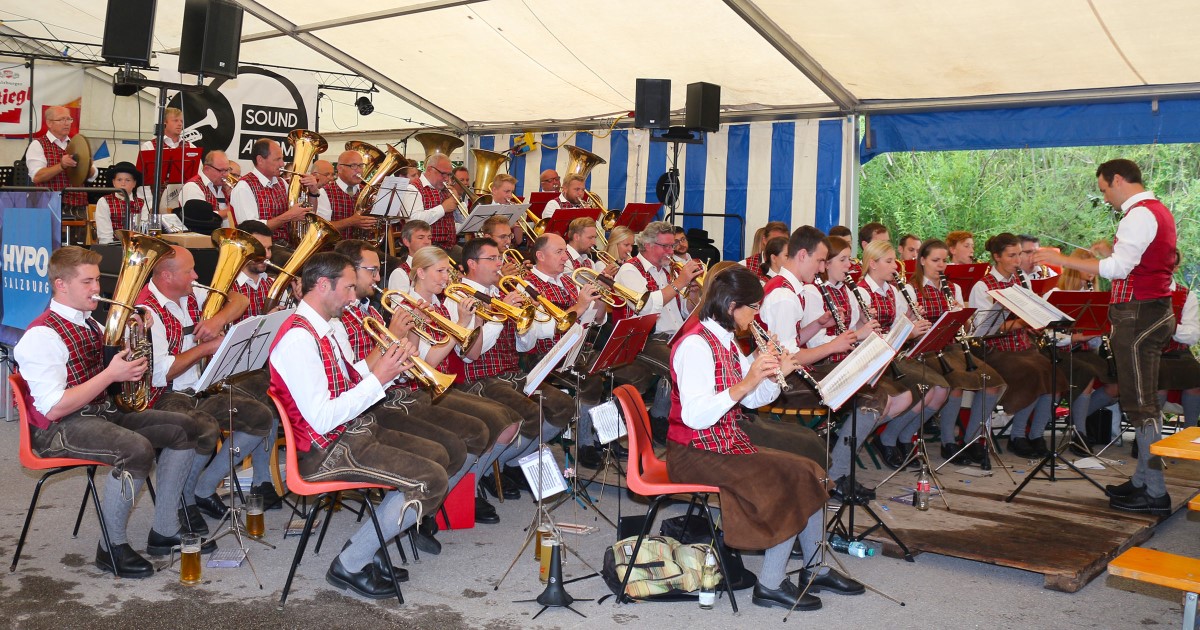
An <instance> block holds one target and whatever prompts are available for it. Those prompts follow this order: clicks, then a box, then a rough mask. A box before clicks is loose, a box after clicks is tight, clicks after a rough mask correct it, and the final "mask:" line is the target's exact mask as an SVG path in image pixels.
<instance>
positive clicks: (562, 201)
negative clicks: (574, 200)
mask: <svg viewBox="0 0 1200 630" xmlns="http://www.w3.org/2000/svg"><path fill="white" fill-rule="evenodd" d="M570 203H571V202H569V201H567V196H566V195H564V194H562V193H559V194H558V197H556V198H554V199H551V200H550V201H547V202H546V206H545V207H544V208H542V218H543V219H549V218H550V217H552V216H554V213H555V212H556V211H557V210H558V209H559V208H564V207H568V204H570Z"/></svg>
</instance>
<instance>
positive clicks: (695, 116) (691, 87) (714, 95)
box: [684, 81, 721, 131]
mask: <svg viewBox="0 0 1200 630" xmlns="http://www.w3.org/2000/svg"><path fill="white" fill-rule="evenodd" d="M684 126H686V127H687V128H688V129H698V130H700V131H720V130H721V86H719V85H716V84H714V83H704V82H702V81H701V82H698V83H689V84H688V86H687V114H686V115H685V116H684Z"/></svg>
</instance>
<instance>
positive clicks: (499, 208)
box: [458, 203, 529, 234]
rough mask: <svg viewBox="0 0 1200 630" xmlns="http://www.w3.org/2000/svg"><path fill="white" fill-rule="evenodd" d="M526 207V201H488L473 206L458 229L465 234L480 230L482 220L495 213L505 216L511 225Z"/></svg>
mask: <svg viewBox="0 0 1200 630" xmlns="http://www.w3.org/2000/svg"><path fill="white" fill-rule="evenodd" d="M527 208H529V204H527V203H509V204H504V203H488V204H483V205H479V206H475V208H473V209H472V210H471V214H470V216H468V217H467V219H466V220H465V221H463V223H462V226H461V227H460V228H459V230H458V231H459V232H466V233H467V234H471V233H474V232H482V231H483V224H484V222H485V221H487V220H488V219H490V218H492V217H493V216H495V215H497V214H498V215H501V216H505V217H507V218H508V224H509V225H512V224H513V223H515V222H516V221H517V219H519V218H521V217H524V216H525V210H526V209H527Z"/></svg>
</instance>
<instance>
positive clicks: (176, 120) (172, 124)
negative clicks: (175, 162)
mask: <svg viewBox="0 0 1200 630" xmlns="http://www.w3.org/2000/svg"><path fill="white" fill-rule="evenodd" d="M157 140H158V138H150V139H149V140H147V141H145V142H143V143H142V145H141V146H140V147H138V150H140V151H153V150H154V147H155V146H157V144H158V142H157ZM180 146H195V145H193V144H192V143H191V142H185V141H184V140H183V110H182V109H179V108H178V107H166V108H163V148H164V149H178V148H179V147H180Z"/></svg>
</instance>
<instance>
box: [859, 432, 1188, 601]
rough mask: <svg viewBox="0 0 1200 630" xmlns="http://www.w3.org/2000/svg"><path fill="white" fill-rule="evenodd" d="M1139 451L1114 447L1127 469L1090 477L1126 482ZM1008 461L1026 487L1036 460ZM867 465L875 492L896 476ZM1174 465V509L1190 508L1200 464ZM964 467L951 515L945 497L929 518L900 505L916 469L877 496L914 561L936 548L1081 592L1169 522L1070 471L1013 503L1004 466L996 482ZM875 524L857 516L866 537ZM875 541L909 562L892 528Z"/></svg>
mask: <svg viewBox="0 0 1200 630" xmlns="http://www.w3.org/2000/svg"><path fill="white" fill-rule="evenodd" d="M1002 444H1003V442H1002ZM936 447H937V445H936V443H935V444H931V446H930V450H931V451H933V450H934V449H935V448H936ZM1129 451H1130V449H1129V446H1128V444H1126V445H1125V446H1122V447H1117V446H1114V447H1112V448H1110V449H1109V450H1108V452H1106V453H1105V457H1106V458H1108V459H1116V460H1119V461H1120V462H1121V463H1119V464H1117V465H1116V466H1115V467H1114V468H1113V469H1106V470H1086V471H1085V472H1086V473H1087V474H1088V476H1090V477H1092V478H1093V479H1095V480H1096V481H1097V482H1099V483H1100V484H1101V485H1105V484H1117V483H1122V482H1123V481H1125V480H1126V479H1128V474H1129V473H1132V471H1133V467H1134V466H1133V464H1134V460H1133V459H1132V458H1131V457H1130V453H1129ZM1004 458H1005V461H1006V462H1007V463H1009V464H1010V465H1011V466H1013V469H1012V473H1013V477H1014V478H1015V479H1016V481H1017V483H1020V482H1021V481H1022V480H1023V479H1024V477H1025V476H1026V475H1027V474H1028V472H1029V471H1030V470H1031V469H1032V468H1033V465H1034V463H1035V462H1031V461H1027V460H1024V459H1021V458H1017V457H1015V456H1013V455H1011V454H1008V453H1005V454H1004ZM933 459H934V462H933V463H934V465H935V466H936V465H938V464H940V463H941V458H940V457H938V455H937V454H936V453H935V454H934V455H933ZM1067 459H1068V461H1074V460H1075V457H1074V456H1072V455H1070V454H1069V453H1068V454H1067ZM864 461H865V462H867V468H866V469H863V468H859V469H858V474H859V481H860V482H861V483H863V484H864V485H866V486H869V487H870V486H874V485H875V484H876V483H877V482H878V481H879V480H882V479H883V478H884V477H886V476H887V473H889V472H890V471H888V470H882V471H880V470H875V469H874V467H873V466H871V464H870V460H869V458H865V457H864ZM1166 461H1167V465H1168V468H1167V487H1168V490H1169V491H1170V494H1171V500H1172V502H1173V508H1174V510H1178V509H1181V508H1182V509H1186V505H1187V502H1188V499H1190V498H1191V497H1192V495H1194V494H1196V492H1197V489H1200V463H1196V462H1190V461H1185V460H1177V459H1173V458H1167V460H1166ZM960 468H961V467H960V466H954V465H949V466H946V467H945V468H943V469H942V472H941V473H939V477H940V479H941V481H942V483H943V485H944V486H945V488H946V491H947V494H946V499H947V501H948V502H949V504H950V510H949V511H947V510H946V507H945V505H944V504H943V503H942V501H941V500H940V499H938V498H936V497H934V498H931V499H930V509H929V511H926V512H922V511H919V510H916V509H914V508H912V507H911V506H909V505H904V504H902V503H899V502H896V501H893V500H892V499H891V497H895V496H898V495H901V494H905V493H906V489H911V487H912V486H913V485H914V484H915V482H916V473H915V472H906V473H901V474H899V475H897V476H896V477H894V478H893V479H892V480H891V481H889V482H888V483H887V485H885V486H883V487H881V488H878V489H877V491H876V492H877V495H878V499H877V500H876V501H874V502H872V504H871V507H872V509H873V510H874V511H875V513H876V514H878V515H879V516H880V518H882V519H883V522H884V523H886V524H887V526H888V527H890V528H892V530H893V531H894V532H895V533H896V535H897V536H898V537H899V538H900V540H901V541H903V542H904V544H905V545H907V546H908V548H909V549H910V550H911V551H912V553H913V554H914V555H917V554H919V553H920V552H923V551H929V552H933V553H939V554H943V555H947V556H954V557H958V558H966V559H969V560H975V561H978V562H987V563H990V564H996V565H1000V566H1006V567H1015V568H1018V569H1024V570H1026V571H1032V572H1034V573H1041V574H1042V575H1043V576H1044V577H1045V587H1046V588H1048V589H1052V590H1057V591H1064V592H1068V593H1073V592H1075V591H1078V590H1079V589H1081V588H1083V587H1084V586H1085V585H1086V584H1087V583H1088V582H1089V581H1091V580H1092V579H1093V578H1095V577H1096V576H1097V575H1100V574H1101V573H1103V572H1104V570H1105V567H1106V566H1107V564H1108V561H1109V560H1111V559H1112V558H1113V557H1115V556H1116V555H1118V554H1120V553H1121V552H1123V551H1125V550H1126V549H1128V548H1129V547H1133V546H1137V545H1139V544H1141V543H1142V542H1144V541H1146V540H1147V539H1149V538H1150V537H1151V536H1153V534H1154V526H1155V525H1156V524H1157V523H1158V521H1159V519H1158V517H1154V516H1151V515H1149V514H1133V513H1128V512H1118V511H1116V510H1113V509H1110V508H1109V507H1108V498H1107V497H1106V496H1105V495H1104V493H1103V492H1102V491H1101V490H1098V489H1097V488H1096V487H1095V486H1093V485H1092V484H1091V483H1089V482H1087V481H1086V480H1082V479H1080V478H1079V477H1078V475H1076V474H1075V473H1074V471H1072V470H1070V469H1069V468H1066V467H1065V466H1062V465H1061V464H1060V469H1059V470H1058V471H1057V476H1058V480H1057V481H1055V482H1050V481H1049V480H1047V479H1045V477H1044V475H1039V476H1038V477H1037V478H1036V479H1035V480H1034V481H1031V482H1030V483H1029V484H1028V485H1026V486H1025V488H1024V489H1023V490H1022V491H1021V494H1019V495H1018V496H1017V498H1016V499H1014V500H1013V502H1012V503H1005V502H1004V499H1005V497H1007V496H1008V495H1009V494H1010V493H1011V492H1012V491H1013V489H1014V488H1016V485H1014V484H1013V483H1012V482H1011V481H1010V480H1009V478H1008V477H1007V476H1006V475H1005V474H1004V471H1003V470H1001V469H1000V468H999V467H998V466H994V468H993V471H992V472H993V475H992V476H991V477H971V476H967V475H964V474H959V473H957V472H955V471H956V470H959V469H960ZM972 468H973V469H974V470H978V468H977V467H972ZM882 506H887V508H888V509H887V510H884V509H882ZM1174 510H1173V511H1174ZM870 523H873V521H871V520H870V517H869V516H868V515H867V514H866V513H865V512H863V511H861V510H859V511H857V512H856V515H855V529H856V530H858V531H862V530H863V529H864V527H865V526H866V525H867V524H870ZM870 538H871V539H873V540H877V541H879V542H881V543H883V544H884V553H885V554H888V555H889V556H894V557H901V556H902V555H903V554H902V553H901V552H900V550H899V548H898V547H896V546H895V545H894V544H893V543H892V542H891V540H890V539H888V538H887V537H886V535H884V534H883V532H882V531H880V530H876V531H875V532H874V533H873V534H872V535H871V536H870ZM917 562H918V563H919V562H920V559H919V558H918V559H917Z"/></svg>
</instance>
